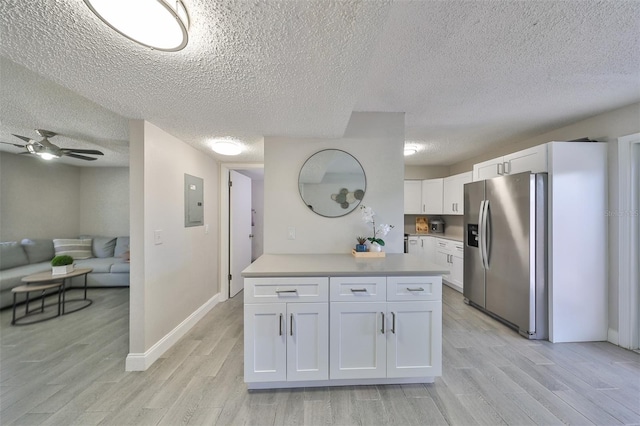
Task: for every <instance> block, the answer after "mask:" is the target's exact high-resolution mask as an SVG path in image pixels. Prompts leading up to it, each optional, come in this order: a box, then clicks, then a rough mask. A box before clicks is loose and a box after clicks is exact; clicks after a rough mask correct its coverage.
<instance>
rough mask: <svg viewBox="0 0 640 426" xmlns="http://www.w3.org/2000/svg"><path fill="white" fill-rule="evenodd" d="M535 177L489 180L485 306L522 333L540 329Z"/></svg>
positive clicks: (516, 176) (518, 176)
mask: <svg viewBox="0 0 640 426" xmlns="http://www.w3.org/2000/svg"><path fill="white" fill-rule="evenodd" d="M535 183H536V180H535V175H533V174H530V173H519V174H516V175H510V176H504V177H498V178H494V179H489V180H487V181H486V196H485V198H486V200H487V202H488V234H489V235H488V237H489V240H488V256H487V258H488V265H489V268H488V269H487V270H486V309H487V310H488V311H490V312H493V313H494V314H496V315H498V316H500V317H502V318H503V319H505V320H507V321H509V322H511V323H513V324H514V325H516V326H517V327H518V328H519V329H520V331H521V333H522V332H525V331H526V332H535V263H534V262H535V246H532V242H535V241H532V238H533V239H535ZM532 219H533V220H532ZM532 255H533V257H532Z"/></svg>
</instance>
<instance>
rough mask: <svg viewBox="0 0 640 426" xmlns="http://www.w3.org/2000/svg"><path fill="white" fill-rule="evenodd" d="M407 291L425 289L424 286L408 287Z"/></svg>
mask: <svg viewBox="0 0 640 426" xmlns="http://www.w3.org/2000/svg"><path fill="white" fill-rule="evenodd" d="M407 291H424V288H422V287H418V288H410V287H407Z"/></svg>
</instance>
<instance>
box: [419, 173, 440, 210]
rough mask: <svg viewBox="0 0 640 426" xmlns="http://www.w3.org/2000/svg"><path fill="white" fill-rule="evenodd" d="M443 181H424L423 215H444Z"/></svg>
mask: <svg viewBox="0 0 640 426" xmlns="http://www.w3.org/2000/svg"><path fill="white" fill-rule="evenodd" d="M443 183H444V180H443V179H428V180H423V181H422V213H423V214H442V190H443Z"/></svg>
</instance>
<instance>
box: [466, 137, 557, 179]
mask: <svg viewBox="0 0 640 426" xmlns="http://www.w3.org/2000/svg"><path fill="white" fill-rule="evenodd" d="M546 171H547V145H546V144H544V145H538V146H534V147H532V148H528V149H524V150H522V151H518V152H514V153H513V154H509V155H505V156H504V157H498V158H493V159H491V160H488V161H483V162H482V163H478V164H474V165H473V180H474V181H478V180H484V179H491V178H494V177H496V176H502V175H509V174H514V173H521V172H532V173H540V172H546Z"/></svg>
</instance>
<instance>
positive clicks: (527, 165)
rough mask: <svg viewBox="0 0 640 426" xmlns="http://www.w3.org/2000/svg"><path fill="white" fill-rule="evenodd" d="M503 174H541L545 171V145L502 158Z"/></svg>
mask: <svg viewBox="0 0 640 426" xmlns="http://www.w3.org/2000/svg"><path fill="white" fill-rule="evenodd" d="M503 161H504V172H505V173H506V174H515V173H522V172H532V173H541V172H546V171H547V145H539V146H534V147H532V148H529V149H524V150H522V151H518V152H514V153H513V154H509V155H505V156H504V160H503Z"/></svg>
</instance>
